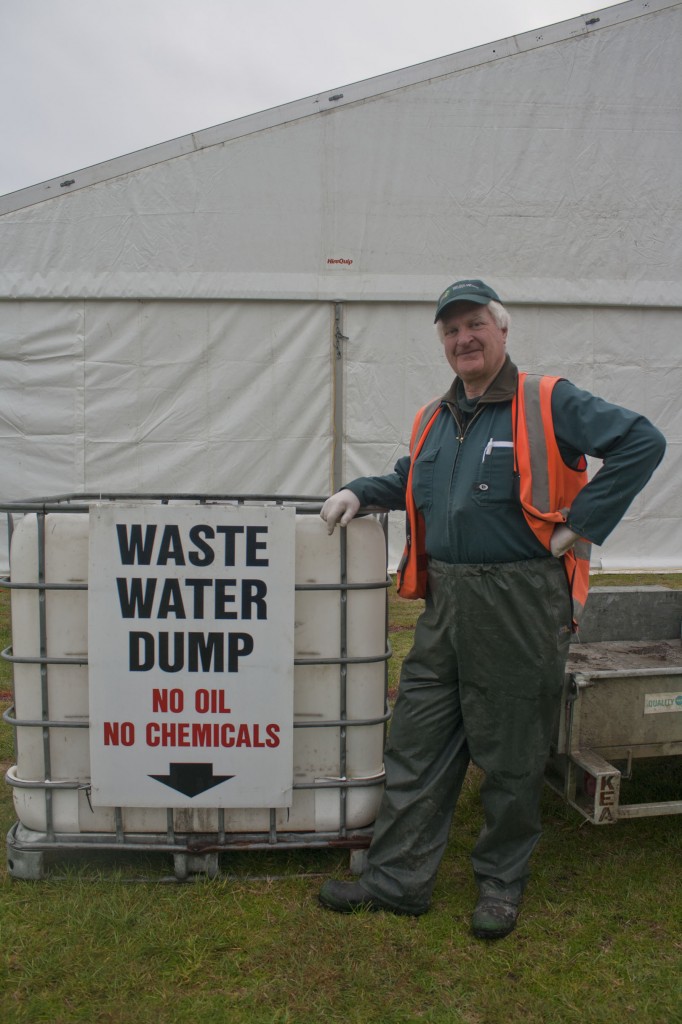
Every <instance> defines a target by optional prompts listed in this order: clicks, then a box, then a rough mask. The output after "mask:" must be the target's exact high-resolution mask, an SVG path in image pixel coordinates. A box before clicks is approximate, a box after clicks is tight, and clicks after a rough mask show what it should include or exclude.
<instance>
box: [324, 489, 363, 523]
mask: <svg viewBox="0 0 682 1024" xmlns="http://www.w3.org/2000/svg"><path fill="white" fill-rule="evenodd" d="M359 508H360V499H359V498H358V497H356V495H355V494H353V492H352V491H349V490H348V488H347V487H346V488H344V490H342V491H337V492H336V494H332V496H331V498H327V500H326V501H325V503H324V505H323V506H322V511H321V512H320V516H321V518H322V519H324V521H325V523H326V524H327V533H329V534H332V533H333V532H334V527H335V526H336V524H337V523H339V524H340V525H341V526H348V524H349V522H350V521H351V519H352V518H353V516H354V515H355V513H356V512H357V511H358V509H359Z"/></svg>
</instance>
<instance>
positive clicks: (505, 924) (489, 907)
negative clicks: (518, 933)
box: [471, 892, 519, 939]
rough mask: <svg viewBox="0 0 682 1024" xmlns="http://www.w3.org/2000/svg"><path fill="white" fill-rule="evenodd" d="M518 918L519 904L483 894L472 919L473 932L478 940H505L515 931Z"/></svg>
mask: <svg viewBox="0 0 682 1024" xmlns="http://www.w3.org/2000/svg"><path fill="white" fill-rule="evenodd" d="M518 916H519V905H518V903H516V902H514V901H513V900H511V899H509V898H508V897H507V898H505V897H503V896H501V895H498V896H493V895H491V894H490V893H489V892H483V893H481V895H480V896H479V898H478V903H477V904H476V908H475V910H474V913H473V916H472V918H471V930H472V931H473V933H474V935H475V936H476V938H477V939H503V938H504V937H505V935H509V933H510V932H513V931H514V928H515V927H516V920H517V918H518Z"/></svg>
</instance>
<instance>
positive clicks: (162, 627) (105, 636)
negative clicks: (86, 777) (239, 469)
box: [88, 504, 295, 807]
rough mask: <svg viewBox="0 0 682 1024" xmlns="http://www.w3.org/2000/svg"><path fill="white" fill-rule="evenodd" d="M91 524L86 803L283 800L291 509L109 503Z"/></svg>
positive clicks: (288, 754) (286, 794)
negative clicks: (89, 791)
mask: <svg viewBox="0 0 682 1024" xmlns="http://www.w3.org/2000/svg"><path fill="white" fill-rule="evenodd" d="M90 518H91V544H90V550H91V564H90V586H89V593H90V597H89V610H88V614H89V621H90V627H89V665H90V681H91V682H90V685H91V760H92V777H93V803H99V804H100V805H102V804H104V805H108V804H110V803H111V804H113V805H115V806H156V805H157V804H158V805H159V806H187V805H188V803H189V804H190V805H191V806H213V807H217V806H230V807H259V806H270V807H272V806H286V805H287V804H288V803H290V799H291V788H292V783H293V755H292V749H293V592H294V570H293V552H294V544H295V536H294V529H295V520H294V515H293V512H292V510H288V509H283V508H272V507H263V508H254V507H251V508H235V507H227V508H221V507H219V506H206V505H196V506H184V505H183V506H178V507H175V508H173V507H172V506H155V505H154V506H149V505H138V506H128V505H126V506H123V507H121V506H118V505H115V504H114V505H104V504H103V505H101V506H97V507H96V512H94V513H93V512H91V517H90ZM209 757H210V759H211V761H210V764H208V763H207V761H206V758H209ZM188 776H189V782H188V779H187V777H188ZM216 780H219V781H216ZM204 786H205V787H206V788H205V789H202V787H204Z"/></svg>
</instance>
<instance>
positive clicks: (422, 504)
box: [412, 445, 440, 512]
mask: <svg viewBox="0 0 682 1024" xmlns="http://www.w3.org/2000/svg"><path fill="white" fill-rule="evenodd" d="M439 452H440V445H439V446H438V447H436V448H429V449H427V450H426V451H421V452H420V453H419V455H418V456H417V458H416V460H415V463H414V465H413V467H412V493H413V494H414V501H415V504H416V506H417V508H418V509H419V511H420V512H424V511H425V510H426V509H429V508H431V506H432V505H433V487H434V483H433V474H434V469H435V464H436V459H437V458H438V453H439Z"/></svg>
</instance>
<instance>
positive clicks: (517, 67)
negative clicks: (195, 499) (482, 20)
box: [0, 0, 682, 569]
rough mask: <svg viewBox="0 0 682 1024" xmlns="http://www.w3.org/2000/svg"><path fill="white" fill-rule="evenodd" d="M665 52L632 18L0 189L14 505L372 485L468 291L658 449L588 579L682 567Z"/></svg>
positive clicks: (527, 41) (680, 246)
mask: <svg viewBox="0 0 682 1024" xmlns="http://www.w3.org/2000/svg"><path fill="white" fill-rule="evenodd" d="M681 38H682V3H679V2H678V3H671V2H667V0H630V2H629V3H623V4H620V5H618V6H616V7H611V8H608V9H606V10H602V11H596V12H594V13H593V14H589V15H584V16H582V17H580V18H575V19H572V20H570V21H567V22H563V23H561V24H557V25H552V26H550V27H548V28H544V29H540V30H538V31H535V32H529V33H526V34H524V35H521V36H515V37H511V38H509V39H504V40H501V41H497V42H493V43H490V44H489V45H486V46H480V47H477V48H475V49H472V50H467V51H465V52H462V53H456V54H453V55H451V56H447V57H443V58H440V59H438V60H434V61H430V62H428V63H426V64H421V65H418V66H416V67H411V68H407V69H404V70H401V71H397V72H394V73H391V74H388V75H383V76H381V77H378V78H374V79H371V80H368V81H364V82H359V83H356V84H354V85H349V86H347V87H343V88H340V89H339V90H338V91H337V92H335V93H332V94H326V93H321V94H319V95H317V96H312V97H309V98H307V99H303V100H300V101H297V102H295V103H290V104H286V105H284V106H281V107H278V108H275V109H272V110H267V111H264V112H262V113H259V114H255V115H253V116H251V117H245V118H241V119H239V120H237V121H233V122H230V123H227V124H223V125H219V126H218V127H215V128H209V129H206V130H204V131H199V132H197V133H195V134H193V135H191V136H187V137H185V138H181V139H176V140H174V141H171V142H168V143H165V144H162V145H159V146H154V147H151V148H149V149H146V150H142V151H140V152H137V153H133V154H130V155H128V156H123V157H120V158H118V159H116V160H113V161H110V162H108V163H105V164H100V165H98V166H95V167H90V168H86V169H85V170H83V171H76V172H73V173H70V174H65V175H64V176H63V177H62V178H59V179H55V180H52V181H48V182H46V183H44V184H41V185H36V186H34V187H32V188H28V189H24V190H22V191H20V192H16V193H13V194H11V195H8V196H4V197H0V241H1V245H0V302H1V305H0V358H1V359H2V377H1V379H0V389H1V392H2V397H1V400H0V436H1V438H2V444H1V445H0V467H1V474H2V481H3V491H2V497H3V499H4V500H13V499H24V498H28V497H31V496H35V495H52V494H65V493H71V492H81V491H84V492H88V493H94V492H100V491H105V492H122V491H125V492H150V491H172V492H206V493H218V492H219V493H227V492H230V493H235V492H240V493H271V494H275V493H278V494H299V495H300V494H309V495H323V494H326V493H328V492H329V490H330V489H331V488H332V487H333V486H335V485H338V484H340V483H341V482H342V481H344V480H348V479H350V478H352V477H354V476H356V475H359V474H363V473H368V472H372V473H382V472H387V471H389V470H390V469H391V468H392V466H393V464H394V462H395V460H396V458H397V457H398V456H399V455H401V454H403V453H404V452H405V451H406V443H407V440H408V436H409V427H410V423H411V419H412V416H413V413H414V411H415V409H416V408H417V407H418V406H419V405H421V404H422V403H423V402H425V401H427V400H429V399H430V398H431V397H433V396H434V395H435V394H439V393H442V392H443V391H445V390H446V388H447V387H448V385H449V383H450V372H449V370H448V368H447V366H446V364H445V362H444V360H443V356H442V352H441V351H440V346H439V344H438V342H437V340H436V338H435V334H434V331H433V327H432V325H431V322H432V319H433V315H432V314H433V308H434V301H435V298H436V297H437V295H438V294H439V293H440V291H441V290H442V289H443V288H444V287H445V286H446V285H447V284H449V283H450V282H451V281H452V280H455V279H456V278H458V277H462V276H478V277H483V278H484V279H485V280H487V281H489V282H490V283H491V284H493V286H494V287H495V288H496V289H497V290H498V292H499V293H500V295H501V296H502V297H503V299H504V300H505V301H506V304H507V305H508V308H509V309H510V311H511V313H512V327H511V332H510V343H509V348H510V352H511V354H512V357H513V358H514V359H515V361H516V362H517V363H518V364H519V365H520V366H521V367H522V368H527V369H531V370H534V371H537V372H544V371H548V372H549V371H551V372H553V373H561V374H563V375H565V376H567V377H568V378H569V379H571V380H572V381H573V382H574V383H576V384H578V385H580V386H583V387H587V388H588V389H590V390H592V391H594V392H596V393H598V394H601V395H603V396H604V397H605V398H607V399H610V400H613V401H617V402H619V403H621V404H623V405H628V406H631V407H633V408H636V409H638V410H640V411H642V412H644V413H645V414H646V415H648V416H649V417H650V418H651V419H653V420H654V422H655V423H656V424H657V425H658V426H659V427H660V428H661V429H662V430H663V432H664V433H665V434H666V436H667V438H668V442H669V446H668V452H667V455H666V459H665V462H664V464H663V466H662V467H661V468H660V469H659V470H658V472H657V474H656V476H655V477H654V479H653V481H652V482H651V483H650V485H649V486H648V488H647V489H646V490H645V491H644V492H643V493H642V494H641V495H640V496H639V497H638V499H637V500H636V501H635V503H634V504H633V506H632V508H631V509H630V511H629V513H628V515H627V517H626V519H625V520H624V521H623V522H622V523H621V525H620V526H619V527H618V528H617V530H616V531H615V532H614V533H613V534H612V536H611V537H610V538H609V540H608V541H607V542H606V544H605V545H604V547H603V548H601V549H599V550H597V551H596V552H595V564H596V565H601V566H602V567H603V568H609V569H619V568H652V569H664V568H682V543H681V542H682V515H681V513H682V402H681V401H680V398H681V396H682V360H681V359H680V357H679V354H678V353H679V346H680V337H681V336H682V207H681V205H680V197H681V196H682V135H681V129H682V114H681V108H680V101H681V98H682V61H680V54H679V40H680V39H681ZM394 545H395V546H401V540H400V537H399V536H397V534H396V539H395V541H394Z"/></svg>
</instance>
